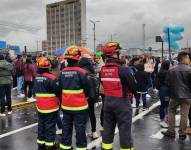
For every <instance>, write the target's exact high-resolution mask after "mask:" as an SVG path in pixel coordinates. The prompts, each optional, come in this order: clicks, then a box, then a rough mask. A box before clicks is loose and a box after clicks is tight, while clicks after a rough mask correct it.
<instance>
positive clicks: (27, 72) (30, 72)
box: [24, 56, 36, 101]
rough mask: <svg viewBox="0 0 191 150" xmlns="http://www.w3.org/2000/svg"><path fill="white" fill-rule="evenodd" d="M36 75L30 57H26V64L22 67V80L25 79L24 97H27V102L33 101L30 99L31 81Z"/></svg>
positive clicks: (31, 93) (31, 92) (31, 91)
mask: <svg viewBox="0 0 191 150" xmlns="http://www.w3.org/2000/svg"><path fill="white" fill-rule="evenodd" d="M35 73H36V67H35V65H34V64H33V63H32V57H31V56H28V57H27V59H26V63H25V66H24V79H25V86H24V90H25V96H26V97H27V101H34V98H32V95H33V81H34V79H33V78H34V76H35ZM27 89H28V90H27Z"/></svg>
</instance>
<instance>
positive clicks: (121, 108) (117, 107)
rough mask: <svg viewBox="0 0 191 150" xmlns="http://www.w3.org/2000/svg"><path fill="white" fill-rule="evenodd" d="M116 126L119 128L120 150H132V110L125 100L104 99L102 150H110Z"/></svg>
mask: <svg viewBox="0 0 191 150" xmlns="http://www.w3.org/2000/svg"><path fill="white" fill-rule="evenodd" d="M116 125H117V126H118V128H119V138H120V146H121V149H122V150H133V140H132V136H131V125H132V108H131V104H130V101H129V100H128V99H126V98H118V97H105V103H104V123H103V126H104V132H103V135H102V139H103V143H102V150H112V149H115V148H113V139H114V134H115V127H116Z"/></svg>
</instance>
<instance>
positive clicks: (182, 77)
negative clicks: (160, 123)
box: [162, 52, 191, 140]
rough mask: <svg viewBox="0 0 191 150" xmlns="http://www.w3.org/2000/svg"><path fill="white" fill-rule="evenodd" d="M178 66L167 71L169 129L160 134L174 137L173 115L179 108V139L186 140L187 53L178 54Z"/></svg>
mask: <svg viewBox="0 0 191 150" xmlns="http://www.w3.org/2000/svg"><path fill="white" fill-rule="evenodd" d="M178 62H179V64H178V65H177V66H176V67H174V68H172V69H171V70H169V72H168V74H167V77H166V81H167V85H168V87H169V89H170V103H169V109H168V122H169V127H168V130H167V132H162V133H163V134H164V135H165V136H168V137H173V138H174V137H175V134H176V132H175V114H176V109H177V107H178V106H180V114H181V119H180V128H179V138H180V139H181V140H185V139H186V133H185V131H186V128H187V121H188V114H189V108H190V104H191V85H190V83H191V67H190V66H189V64H190V58H189V55H188V53H186V52H180V53H179V55H178Z"/></svg>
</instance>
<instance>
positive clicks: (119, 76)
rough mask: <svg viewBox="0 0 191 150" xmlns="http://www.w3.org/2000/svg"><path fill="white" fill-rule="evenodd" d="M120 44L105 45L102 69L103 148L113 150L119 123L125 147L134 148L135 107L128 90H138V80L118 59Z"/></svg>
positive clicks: (129, 149) (122, 142)
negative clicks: (103, 99) (133, 109)
mask: <svg viewBox="0 0 191 150" xmlns="http://www.w3.org/2000/svg"><path fill="white" fill-rule="evenodd" d="M119 50H120V45H119V43H117V42H110V43H107V44H106V46H105V47H104V49H103V51H104V55H105V57H106V64H105V66H103V67H102V68H101V72H100V78H101V83H102V85H103V89H104V95H105V102H104V122H103V127H104V131H103V134H102V140H103V142H102V150H112V149H113V138H114V133H115V127H116V125H118V128H119V137H120V146H121V148H120V149H122V150H133V149H134V148H133V140H132V136H131V125H132V108H131V102H130V100H129V99H128V91H132V92H133V93H136V81H135V80H134V77H133V76H132V74H131V71H130V70H129V69H128V68H127V67H124V66H122V65H123V64H122V63H121V61H120V60H119Z"/></svg>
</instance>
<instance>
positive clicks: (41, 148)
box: [38, 144, 46, 150]
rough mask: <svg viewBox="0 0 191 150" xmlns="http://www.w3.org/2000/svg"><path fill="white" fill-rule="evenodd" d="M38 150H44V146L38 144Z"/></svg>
mask: <svg viewBox="0 0 191 150" xmlns="http://www.w3.org/2000/svg"><path fill="white" fill-rule="evenodd" d="M38 150H46V149H45V145H41V144H38Z"/></svg>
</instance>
